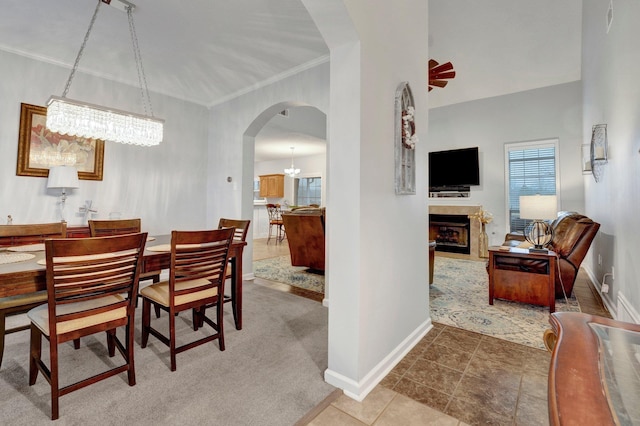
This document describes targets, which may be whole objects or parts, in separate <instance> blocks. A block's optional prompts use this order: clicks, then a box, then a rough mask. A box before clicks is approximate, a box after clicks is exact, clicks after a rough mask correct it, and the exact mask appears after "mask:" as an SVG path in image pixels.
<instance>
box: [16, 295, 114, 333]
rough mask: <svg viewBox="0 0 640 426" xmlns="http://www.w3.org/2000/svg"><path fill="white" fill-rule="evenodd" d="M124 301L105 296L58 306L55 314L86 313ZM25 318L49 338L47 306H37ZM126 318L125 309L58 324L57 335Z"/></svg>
mask: <svg viewBox="0 0 640 426" xmlns="http://www.w3.org/2000/svg"><path fill="white" fill-rule="evenodd" d="M122 300H124V298H123V297H121V296H107V297H101V298H99V299H94V300H89V301H85V302H78V303H69V304H66V305H58V308H57V310H56V313H57V314H58V315H64V314H72V313H74V312H81V311H86V310H87V309H95V308H100V307H103V306H107V305H111V304H113V303H117V302H120V301H122ZM27 316H28V317H29V319H30V320H31V322H32V323H33V324H35V326H36V327H38V328H39V329H40V331H42V333H43V334H44V335H45V336H49V308H48V305H47V304H44V305H40V306H37V307H35V308H33V309H31V310H30V311H29V312H28V313H27ZM126 317H127V308H119V309H115V310H111V311H108V312H105V313H99V314H95V315H91V316H88V317H84V318H79V319H74V320H69V321H64V322H59V323H58V325H57V329H58V334H64V333H69V332H71V331H74V330H80V329H82V328H86V327H91V326H92V325H96V324H102V323H105V322H109V321H115V320H119V319H122V318H126Z"/></svg>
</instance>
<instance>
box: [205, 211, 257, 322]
mask: <svg viewBox="0 0 640 426" xmlns="http://www.w3.org/2000/svg"><path fill="white" fill-rule="evenodd" d="M249 225H251V220H248V219H246V220H244V219H226V218H220V220H219V221H218V229H223V228H234V229H235V233H234V235H233V239H234V240H237V241H243V242H244V241H247V234H248V232H249ZM235 262H236V259H235V258H234V259H230V260H229V263H228V264H227V269H226V272H225V276H224V278H225V280H228V279H232V278H233V268H235ZM230 287H231V290H230V293H231V295H228V294H225V295H224V303H227V302H232V303H231V305H232V308H233V309H232V311H233V319H234V321H235V322H236V324H237V323H238V312H237V309H236V303H235V302H236V299H235V297H236V295H235V286H233V285H231V286H230ZM211 307H213V306H206V307H205V309H206V308H211ZM198 326H200V327H202V321H200V322H199V323H198Z"/></svg>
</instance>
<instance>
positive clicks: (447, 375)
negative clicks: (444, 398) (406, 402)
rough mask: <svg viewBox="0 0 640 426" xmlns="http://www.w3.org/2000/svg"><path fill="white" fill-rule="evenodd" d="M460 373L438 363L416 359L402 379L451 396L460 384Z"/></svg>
mask: <svg viewBox="0 0 640 426" xmlns="http://www.w3.org/2000/svg"><path fill="white" fill-rule="evenodd" d="M461 377H462V373H461V372H460V371H456V370H453V369H451V368H449V367H445V366H443V365H440V364H438V363H435V362H432V361H427V360H426V359H418V360H417V361H416V362H415V363H414V364H413V365H412V366H411V368H410V369H409V370H407V372H406V373H405V375H404V378H406V379H410V380H413V381H415V382H418V383H421V384H423V385H426V386H429V387H431V388H433V389H437V390H439V391H441V392H444V393H446V394H449V395H451V394H453V391H454V390H455V388H456V386H457V385H458V383H459V382H460V378H461Z"/></svg>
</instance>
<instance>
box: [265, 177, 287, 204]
mask: <svg viewBox="0 0 640 426" xmlns="http://www.w3.org/2000/svg"><path fill="white" fill-rule="evenodd" d="M260 196H261V197H265V198H282V197H284V175H283V174H273V175H262V176H260Z"/></svg>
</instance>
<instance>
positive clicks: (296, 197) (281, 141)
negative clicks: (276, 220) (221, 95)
mask: <svg viewBox="0 0 640 426" xmlns="http://www.w3.org/2000/svg"><path fill="white" fill-rule="evenodd" d="M327 145H328V140H327V115H326V113H325V112H324V111H322V110H321V109H320V108H317V107H315V106H312V105H308V104H303V103H297V102H279V103H277V104H274V105H272V106H270V107H268V108H267V109H265V110H264V111H262V112H261V113H260V114H258V116H257V117H256V118H255V119H254V120H253V121H252V122H251V124H250V125H249V126H248V127H247V129H246V131H245V132H244V134H243V152H244V153H245V159H244V169H243V181H244V182H245V184H244V185H243V187H242V198H243V200H247V199H249V200H251V203H246V202H245V203H243V217H250V218H251V219H252V227H251V233H250V235H249V238H248V239H247V240H248V244H249V245H250V247H248V249H249V250H251V253H252V254H253V253H254V250H256V251H255V253H260V252H261V251H263V250H264V245H265V244H267V243H266V240H267V234H268V215H267V211H266V203H267V202H269V203H278V204H281V205H282V206H283V207H284V208H285V209H287V208H288V207H289V206H292V205H294V204H296V203H299V202H302V203H306V201H305V200H306V198H305V194H304V185H305V184H307V183H308V182H313V183H314V185H316V186H319V189H320V193H321V195H320V197H319V198H320V199H319V200H318V201H319V202H317V204H321V205H322V206H324V205H325V201H326V198H327V197H326V187H327V185H326V179H327V175H328V171H327V163H328V161H327ZM291 147H294V148H295V150H294V161H295V165H296V168H300V169H301V171H300V173H299V174H298V175H296V176H295V177H290V176H284V193H283V196H282V197H280V196H278V197H271V198H265V197H262V196H260V195H259V190H258V183H257V182H256V180H258V178H259V175H268V174H283V173H284V169H285V168H288V167H290V164H291V162H292V152H291ZM247 157H250V158H251V160H250V161H249V160H248V158H247ZM307 204H308V203H307ZM244 207H247V208H244ZM254 240H255V241H254ZM281 244H283V245H284V249H285V250H284V252H285V253H286V254H287V256H288V243H287V240H284V241H283V242H282V243H281ZM271 245H272V246H274V245H275V243H274V241H273V240H272V241H271ZM325 248H326V247H325ZM269 253H273V256H281V255H282V253H283V251H282V250H273V251H271V250H270V251H269ZM251 263H252V265H251V269H248V268H247V269H246V271H249V270H251V271H252V275H251V276H253V277H255V275H254V274H253V271H254V269H253V259H252V262H251ZM291 284H295V283H291ZM326 288H327V287H326V285H324V288H323V293H324V294H325V297H326Z"/></svg>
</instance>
